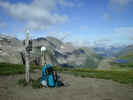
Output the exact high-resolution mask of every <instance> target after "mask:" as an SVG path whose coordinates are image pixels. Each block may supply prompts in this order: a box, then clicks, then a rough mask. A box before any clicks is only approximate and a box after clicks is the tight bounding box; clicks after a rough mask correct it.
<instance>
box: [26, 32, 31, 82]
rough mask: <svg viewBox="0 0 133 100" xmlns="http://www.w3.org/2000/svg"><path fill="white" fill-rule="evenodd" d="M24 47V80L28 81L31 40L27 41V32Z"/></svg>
mask: <svg viewBox="0 0 133 100" xmlns="http://www.w3.org/2000/svg"><path fill="white" fill-rule="evenodd" d="M24 45H25V80H26V82H27V83H29V81H30V60H29V57H30V51H31V50H32V40H29V30H27V31H26V38H25V41H24Z"/></svg>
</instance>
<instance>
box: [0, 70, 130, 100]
mask: <svg viewBox="0 0 133 100" xmlns="http://www.w3.org/2000/svg"><path fill="white" fill-rule="evenodd" d="M40 76H41V73H40V72H36V73H34V74H32V78H34V79H38V78H39V77H40ZM60 76H61V77H62V78H63V80H64V83H65V84H66V86H65V87H60V88H41V89H33V88H32V87H31V86H27V87H21V86H18V85H16V82H17V80H19V79H22V78H23V77H24V75H15V76H0V100H133V87H131V86H127V85H122V84H119V83H116V82H113V81H111V80H103V79H94V78H81V77H75V76H71V75H68V74H60Z"/></svg>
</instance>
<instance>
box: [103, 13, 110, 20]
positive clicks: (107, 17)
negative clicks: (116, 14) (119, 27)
mask: <svg viewBox="0 0 133 100" xmlns="http://www.w3.org/2000/svg"><path fill="white" fill-rule="evenodd" d="M103 17H104V20H111V19H112V16H110V15H109V14H108V13H104V16H103Z"/></svg>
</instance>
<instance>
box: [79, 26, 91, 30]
mask: <svg viewBox="0 0 133 100" xmlns="http://www.w3.org/2000/svg"><path fill="white" fill-rule="evenodd" d="M80 29H81V30H88V29H89V27H88V26H86V25H84V26H80Z"/></svg>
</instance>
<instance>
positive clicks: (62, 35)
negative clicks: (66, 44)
mask: <svg viewBox="0 0 133 100" xmlns="http://www.w3.org/2000/svg"><path fill="white" fill-rule="evenodd" d="M70 34H71V32H48V33H47V36H52V37H56V38H58V39H59V40H62V41H63V40H65V39H66V38H67V37H69V36H70Z"/></svg>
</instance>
